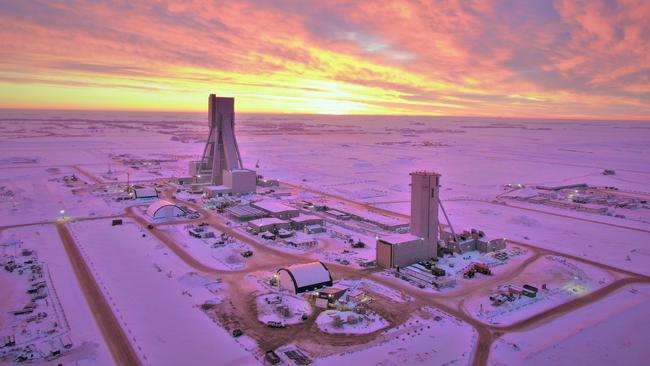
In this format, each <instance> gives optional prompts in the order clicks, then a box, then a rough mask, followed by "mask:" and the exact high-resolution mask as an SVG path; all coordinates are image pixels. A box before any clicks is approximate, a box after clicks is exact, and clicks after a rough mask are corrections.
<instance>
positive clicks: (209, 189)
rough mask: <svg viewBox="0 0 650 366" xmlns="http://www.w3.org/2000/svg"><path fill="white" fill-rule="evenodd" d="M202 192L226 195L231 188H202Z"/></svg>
mask: <svg viewBox="0 0 650 366" xmlns="http://www.w3.org/2000/svg"><path fill="white" fill-rule="evenodd" d="M203 191H204V192H215V193H219V192H223V193H228V192H230V191H232V188H230V187H228V186H224V185H220V186H205V187H203Z"/></svg>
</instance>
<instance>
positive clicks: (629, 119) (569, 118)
mask: <svg viewBox="0 0 650 366" xmlns="http://www.w3.org/2000/svg"><path fill="white" fill-rule="evenodd" d="M0 111H15V112H29V111H33V112H104V113H106V112H109V113H110V112H113V113H116V112H117V113H119V112H122V113H197V114H198V113H205V114H207V112H206V111H198V110H156V109H90V108H89V109H71V108H5V107H0ZM235 114H249V115H279V116H283V115H286V116H327V117H336V116H351V117H354V116H358V117H364V116H365V117H437V118H496V119H531V120H545V121H548V120H561V121H600V122H646V123H649V122H650V116H649V117H645V119H644V118H642V117H639V118H635V117H592V116H565V117H563V116H499V115H474V116H472V115H453V114H448V115H443V114H408V113H405V114H390V113H377V114H369V113H340V114H339V113H309V112H304V113H295V112H245V111H240V112H236V113H235Z"/></svg>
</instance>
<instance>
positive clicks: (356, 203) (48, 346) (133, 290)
mask: <svg viewBox="0 0 650 366" xmlns="http://www.w3.org/2000/svg"><path fill="white" fill-rule="evenodd" d="M256 118H261V117H256ZM207 119H208V129H207V131H206V129H205V123H204V121H203V120H202V121H201V126H200V129H198V130H197V132H194V133H193V135H191V134H190V132H188V131H187V130H182V131H180V132H178V136H180V137H178V138H177V139H171V140H170V141H171V142H174V143H176V142H177V141H181V140H183V139H185V140H188V141H194V142H192V143H193V144H195V145H191V146H195V147H196V150H195V153H196V154H194V153H192V154H189V153H185V152H184V150H183V151H181V152H177V153H176V154H171V153H168V152H163V153H161V154H159V155H160V156H155V157H152V156H143V155H144V154H143V155H138V154H136V153H129V152H120V153H119V154H116V153H114V152H113V151H112V150H111V151H110V152H109V153H107V154H106V156H107V157H106V158H107V159H108V161H109V164H103V163H102V164H94V163H93V164H87V165H70V166H67V165H65V164H63V165H61V166H56V167H47V168H42V167H40V166H39V167H38V169H39V170H38V174H41V175H42V176H45V177H46V178H45V179H43V178H42V176H40V177H41V182H40V183H39V185H38V186H36V185H35V186H34V187H35V189H34V191H38V192H41V191H43V192H44V191H45V188H47V189H50V190H51V191H50V192H53V193H52V195H54V196H55V197H56V199H55V200H54V201H53V202H54V203H53V204H52V205H54V206H56V210H54V215H52V213H51V212H50V213H48V215H50V216H53V217H49V218H48V217H44V218H42V219H38V220H36V219H34V220H36V221H35V223H20V222H17V223H15V224H11V225H6V226H4V227H0V234H2V235H1V236H0V265H1V266H0V269H1V270H2V273H1V274H0V275H1V277H0V284H2V286H3V291H5V284H6V285H7V286H6V288H7V291H6V292H7V294H8V295H7V300H6V304H7V305H6V306H5V305H2V306H3V308H2V309H3V310H6V311H4V312H3V314H6V315H1V316H0V364H23V363H25V364H27V363H34V364H40V363H41V362H44V363H47V364H76V365H82V366H83V365H95V364H98V365H104V364H106V365H111V364H119V365H146V364H151V365H180V364H196V365H203V364H245V365H248V364H267V365H269V364H271V365H275V364H283V365H309V364H312V363H314V364H316V365H334V364H337V365H339V364H359V365H364V364H399V363H403V364H409V365H411V364H428V365H431V364H465V365H469V364H473V365H486V364H491V363H489V357H491V356H490V353H493V352H495V350H497V351H498V352H506V351H507V352H511V353H515V352H519V351H520V347H526V346H527V345H523V346H520V345H518V344H519V341H516V339H515V340H513V339H512V338H508V334H509V333H510V332H512V333H513V334H515V332H521V331H522V330H523V331H526V330H528V329H529V327H535V326H543V325H544V324H546V322H549V321H551V320H552V319H555V318H557V317H561V316H564V314H565V313H566V312H568V311H571V310H573V309H576V310H578V309H580V308H581V307H582V306H584V305H585V304H589V301H591V300H592V299H593V301H595V300H598V299H600V298H601V294H603V293H605V294H606V293H608V291H614V290H615V289H618V288H620V287H623V286H628V285H631V284H638V283H642V282H648V281H650V280H648V278H647V276H646V275H644V274H639V273H637V272H639V271H643V268H641V269H639V268H640V267H637V268H636V269H635V270H634V271H632V270H627V269H626V268H623V267H621V265H620V264H617V263H614V264H607V265H605V264H602V263H600V262H599V261H597V260H596V259H593V258H591V255H592V254H593V251H591V242H589V243H587V244H585V248H587V249H586V250H585V251H584V252H583V253H573V252H571V253H567V252H566V251H567V250H575V249H574V247H572V246H569V245H565V246H563V247H559V248H558V247H551V246H549V245H547V246H546V247H539V246H536V245H534V243H533V241H534V238H535V237H536V236H537V235H540V236H541V234H540V232H541V230H537V231H535V228H538V229H539V228H540V227H541V228H545V226H547V225H550V224H549V222H548V221H542V219H540V218H539V216H536V217H537V219H533V218H531V217H529V216H525V215H523V214H520V213H521V212H524V213H526V214H529V215H532V213H535V214H537V213H540V212H541V214H543V215H547V216H550V215H553V216H556V217H559V218H562V220H574V221H575V222H579V223H581V224H585V225H600V224H599V223H598V220H597V219H599V218H602V217H605V218H611V219H620V220H623V219H624V218H625V217H627V218H634V219H638V220H642V219H643V218H644V212H645V211H643V210H646V209H647V208H648V205H647V197H645V196H643V194H640V193H635V192H629V191H623V190H618V189H615V188H614V187H602V186H596V185H589V184H586V183H585V184H560V185H557V186H553V185H549V184H544V185H535V184H523V183H516V184H512V183H510V184H508V183H506V184H501V183H500V184H499V185H495V186H496V188H494V187H492V189H494V190H495V192H496V193H490V194H492V196H489V197H487V198H485V196H488V194H484V196H481V198H480V200H476V201H472V203H473V204H475V205H476V208H472V209H466V210H464V211H462V212H461V211H460V210H459V209H458V207H459V206H458V202H464V200H467V199H468V198H467V194H465V193H462V194H461V193H456V191H454V190H453V189H451V188H447V187H445V188H446V189H444V190H443V189H442V188H441V187H442V183H441V182H447V181H448V180H449V181H452V180H459V179H460V178H456V177H454V176H453V175H454V174H451V173H450V171H449V169H447V170H445V169H439V168H440V167H438V166H435V165H431V166H427V169H435V172H434V171H431V170H417V169H415V168H413V169H412V168H411V166H409V171H403V172H402V174H400V175H399V176H398V177H397V178H395V177H394V176H393V175H391V177H392V178H391V179H393V178H394V179H395V180H398V181H399V182H400V184H397V183H395V182H385V185H387V186H388V185H390V189H385V190H380V189H366V188H365V187H360V188H358V190H359V192H360V193H359V196H362V198H354V197H352V198H351V197H350V196H349V195H346V194H345V191H343V190H341V191H338V190H337V189H338V188H337V187H338V185H337V184H338V183H334V184H331V185H324V184H321V182H318V183H312V182H311V179H312V176H311V175H306V176H305V177H304V178H302V177H301V178H300V179H298V178H295V179H293V180H292V181H285V179H284V177H273V176H268V177H262V176H261V175H260V174H258V172H263V173H264V174H265V175H267V174H268V173H267V172H268V171H271V172H274V171H275V172H281V171H282V170H281V169H277V170H273V169H267V170H264V169H265V167H264V163H262V164H260V161H259V160H258V163H257V164H255V169H256V170H253V169H250V168H247V167H245V166H244V164H243V159H242V152H241V151H240V147H239V144H238V141H237V132H236V131H238V130H240V127H238V128H236V125H235V122H236V119H235V99H234V98H225V97H217V96H216V95H214V94H212V95H210V96H209V98H208V118H207ZM255 123H257V124H255V125H254V126H253V128H250V129H249V130H244V131H245V132H246V131H248V133H249V134H250V136H257V138H264V137H260V136H266V137H265V138H268V140H266V143H269V144H271V143H273V142H277V143H278V144H280V143H282V142H283V141H284V140H277V139H274V138H273V137H268V136H269V135H271V134H272V131H274V130H275V129H280V128H281V127H282V123H283V122H278V123H275V124H272V125H271V126H270V127H269V126H267V125H261V124H259V122H255ZM238 126H240V125H238ZM260 126H262V127H260ZM291 126H292V127H291V128H294V127H295V128H297V127H296V126H295V125H291ZM418 126H420V127H418ZM330 127H331V126H330ZM156 128H159V126H157V125H156ZM331 128H333V127H331ZM341 128H342V131H344V132H342V134H343V135H344V134H345V133H347V132H345V131H348V130H345V129H343V127H341ZM418 128H419V130H418ZM160 130H161V131H163V132H160V134H165V133H167V132H166V129H162V128H160ZM434 130H435V131H434V132H435V133H441V132H440V131H441V130H436V129H434ZM251 131H253V132H251ZM386 131H393V127H390V128H385V129H383V130H381V131H378V132H377V133H376V134H375V135H373V136H379V137H377V138H383V137H382V136H384V135H386V134H388V133H389V132H386ZM418 131H420V132H418ZM422 131H424V132H422ZM426 131H428V130H426V129H425V127H423V126H421V125H418V124H412V125H409V127H405V128H402V129H400V130H398V132H396V133H397V134H398V136H399V137H397V138H395V139H394V140H396V141H397V140H399V139H401V138H402V136H412V135H413V134H416V133H423V134H424V133H425V132H426ZM445 131H446V130H445ZM206 132H207V133H206ZM303 132H304V131H303ZM255 133H257V135H255ZM390 133H392V132H390ZM190 135H191V136H190ZM305 135H306V134H305ZM188 136H190V137H188ZM243 136H244V140H242V141H243V145H242V146H244V147H246V146H247V144H248V142H249V141H248V140H246V139H245V138H246V135H243ZM300 136H302V135H300ZM300 136H299V137H296V138H302V137H300ZM174 137H176V136H174ZM206 137H207V139H206ZM183 141H184V140H183ZM178 143H179V144H181V142H178ZM394 143H395V142H394V141H392V142H390V141H389V142H386V141H380V142H378V143H377V144H374V145H371V146H370V147H369V146H363V148H364V149H365V148H367V149H379V148H381V149H388V150H386V151H388V152H392V151H393V150H390V146H393V144H394ZM183 144H185V142H183ZM343 145H345V146H343ZM337 146H338V145H337ZM340 146H341V149H347V148H352V147H351V146H352V143H351V142H350V143H349V144H348V143H346V144H341V145H340ZM386 146H388V147H386ZM400 146H406V144H401V145H400ZM436 146H437V145H436ZM182 147H183V148H184V149H185V148H186V145H182ZM199 147H200V148H202V150H201V151H199ZM420 148H422V149H424V148H431V146H430V145H426V144H425V145H417V146H416V145H409V146H407V147H406V148H405V151H406V152H405V154H410V153H411V152H412V151H415V149H420ZM244 152H245V153H247V154H248V152H246V151H244ZM199 153H200V155H199ZM93 154H95V152H93ZM96 154H99V153H96ZM283 154H285V153H284V152H283ZM286 154H287V155H290V154H289V153H286ZM351 155H352V154H351ZM245 157H246V158H248V159H247V161H255V160H257V159H258V158H261V157H258V156H245ZM285 157H286V155H283V158H285ZM401 159H403V160H399V164H402V163H401V162H402V161H411V160H409V159H406V158H404V157H402V158H401ZM279 160H281V161H282V159H279ZM350 161H352V163H351V164H355V165H354V166H356V167H359V169H361V170H362V173H361V174H358V176H357V178H358V179H359V180H353V181H351V183H346V184H348V185H353V186H356V185H360V186H363V184H366V183H367V182H368V181H370V180H367V179H366V175H367V174H369V173H367V172H366V170H364V169H375V167H376V166H378V164H377V165H373V164H370V163H365V162H359V161H358V157H354V158H351V159H350ZM106 165H108V169H107V170H106ZM413 165H415V164H413ZM260 166H262V167H261V168H260ZM291 168H293V167H290V168H288V169H291ZM24 169H36V168H29V167H26V168H24ZM382 169H383V168H382ZM43 171H44V172H43ZM179 172H181V174H178V173H179ZM441 172H445V175H444V176H443V174H442V173H441ZM619 172H620V170H616V172H615V171H613V170H611V169H608V170H607V173H606V174H605V173H601V172H600V171H598V172H596V173H595V174H597V176H598V177H599V179H604V178H603V177H605V178H611V177H618V175H617V174H620V173H619ZM452 173H453V172H452ZM269 175H273V174H269ZM179 176H180V177H179ZM359 177H361V178H359ZM124 178H126V180H124ZM278 178H282V179H278ZM350 179H352V178H350ZM355 179H356V178H355ZM314 180H316V179H314ZM393 183H395V184H393ZM310 184H313V185H310ZM319 184H320V185H319ZM446 184H447V183H445V185H446ZM454 184H455V185H454V187H458V186H459V184H458V183H454ZM450 185H451V184H450ZM25 186H26V185H25V183H23V185H22V186H9V185H6V186H1V187H0V196H1V197H6V198H7V199H6V200H5V201H1V202H3V203H4V206H0V209H2V210H5V211H6V212H5V211H3V212H4V213H7V214H11V215H18V213H20V212H21V211H20V210H29V209H33V208H31V207H33V206H30V205H32V202H35V201H34V200H27V199H22V198H21V195H27V194H28V192H27V190H26V189H24V187H25ZM461 186H462V185H461ZM355 188H356V187H355ZM389 191H390V192H389ZM39 194H40V193H39ZM391 194H395V195H397V196H398V198H397V199H393V198H389V197H390V195H391ZM56 195H58V196H56ZM1 197H0V198H1ZM385 197H386V198H385ZM45 199H47V198H45ZM394 207H398V209H395V208H394ZM545 208H548V210H550V211H548V212H546V211H543V209H545ZM400 210H401V211H400ZM499 210H501V211H499ZM506 210H517V211H515V212H517V213H518V214H517V215H512V214H511V213H510V212H511V211H506ZM459 212H461V213H459ZM571 212H574V213H575V214H579V215H592V216H588V217H583V216H578V217H577V218H576V217H571V216H569V214H570V213H571ZM11 215H6V216H4V217H12V216H11ZM30 217H31V216H30ZM485 217H489V220H486V219H485ZM30 220H31V219H30ZM34 220H32V221H34ZM538 220H539V221H538ZM501 221H507V222H508V223H510V224H511V225H514V226H515V228H516V229H517V230H514V231H513V230H510V231H509V232H508V233H507V234H506V233H505V232H501V231H500V228H501V226H498V225H494V223H495V222H496V223H500V222H501ZM572 222H573V221H572ZM638 222H640V221H638ZM601 224H602V223H601ZM606 224H607V225H609V226H611V227H618V228H620V227H623V226H624V225H623V224H622V223H621V222H607V223H606ZM571 230H574V227H570V228H569V229H567V231H565V232H571ZM625 230H635V232H641V231H642V230H645V229H643V228H642V227H641V224H637V226H634V227H632V228H629V227H626V228H625ZM513 235H514V236H515V237H514V238H512V237H513ZM567 236H568V235H566V234H563V235H562V236H560V235H558V238H559V239H557V238H554V240H565V239H566V237H567ZM507 237H509V238H511V239H508V238H507ZM531 237H532V238H533V239H531ZM609 240H610V241H611V238H610V239H609ZM549 241H550V239H549ZM637 242H642V240H637ZM562 243H564V242H562ZM620 250H621V249H620V246H617V247H616V250H611V253H616V254H611V255H612V256H614V255H618V254H619V251H620ZM640 252H641V253H642V251H634V250H632V249H630V250H628V251H626V252H625V253H624V255H625V256H623V255H621V256H622V258H623V259H621V261H622V262H623V263H631V265H637V262H635V261H636V260H638V259H637V258H638V257H637V254H638V253H640ZM599 260H602V259H599ZM68 283H75V286H72V289H70V288H69V287H70V286H67V287H66V285H64V284H68ZM628 292H629V294H634V296H637V295H636V294H637V293H636V292H631V291H628ZM628 292H626V293H628ZM629 294H628V295H626V296H632V295H629ZM602 296H604V295H602ZM83 300H85V301H83ZM79 304H81V305H79ZM82 305H83V306H82ZM75 306H79V309H80V310H79V309H77V308H75ZM5 308H6V309H5ZM154 310H155V311H154ZM82 324H91V326H88V327H87V328H85V327H84V326H83V325H82ZM517 334H518V333H517ZM503 339H508V341H507V342H506V341H504V340H503ZM515 341H516V342H515ZM89 344H93V345H96V346H89ZM161 344H162V345H163V346H161ZM215 345H218V347H216V346H215ZM504 349H505V350H506V351H503V350H504ZM386 360H388V361H386ZM494 364H496V363H494Z"/></svg>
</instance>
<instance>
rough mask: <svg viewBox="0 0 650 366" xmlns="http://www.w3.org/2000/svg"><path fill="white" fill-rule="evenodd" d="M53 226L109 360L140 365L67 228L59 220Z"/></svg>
mask: <svg viewBox="0 0 650 366" xmlns="http://www.w3.org/2000/svg"><path fill="white" fill-rule="evenodd" d="M56 229H57V231H58V233H59V236H60V237H61V242H63V246H64V248H65V251H66V253H67V254H68V258H69V259H70V263H71V264H72V268H73V269H74V272H75V275H76V277H77V281H78V282H79V285H80V286H81V290H82V292H83V294H84V297H85V298H86V302H87V303H88V306H89V307H90V310H91V312H92V314H93V317H94V318H95V321H96V322H97V325H98V326H99V329H100V330H101V332H102V335H103V336H104V341H105V342H106V344H107V346H108V348H109V350H110V351H111V355H112V356H113V360H115V363H116V364H118V365H141V362H140V359H139V358H138V355H137V354H136V352H135V350H134V349H133V347H132V345H131V342H130V341H129V338H128V337H127V335H126V334H125V333H124V330H123V329H122V327H121V326H120V323H119V321H118V320H117V318H116V317H115V314H113V311H112V310H111V307H110V305H109V304H108V302H107V301H106V298H105V297H104V294H103V293H102V291H101V289H100V288H99V285H98V284H97V282H95V278H94V277H93V275H92V273H91V272H90V268H88V265H87V264H86V261H85V260H84V259H83V257H82V255H81V252H80V251H79V248H78V247H77V245H76V244H75V241H74V239H73V238H72V235H71V234H70V231H69V230H68V228H67V227H66V226H65V224H62V223H57V224H56Z"/></svg>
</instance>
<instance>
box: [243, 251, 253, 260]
mask: <svg viewBox="0 0 650 366" xmlns="http://www.w3.org/2000/svg"><path fill="white" fill-rule="evenodd" d="M241 256H242V257H244V258H248V257H252V256H253V252H252V251H250V250H247V251H245V252H242V253H241Z"/></svg>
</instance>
